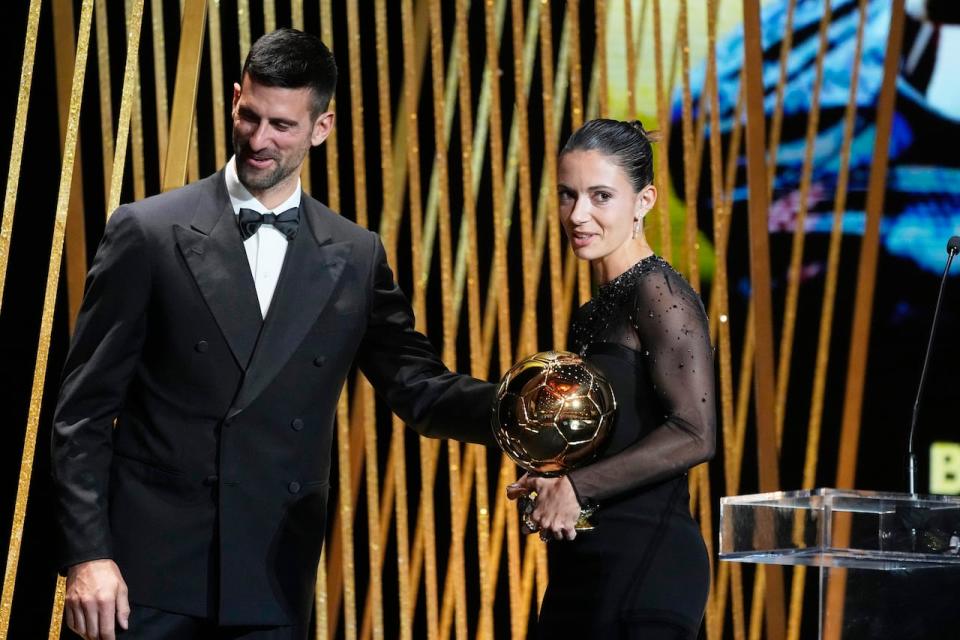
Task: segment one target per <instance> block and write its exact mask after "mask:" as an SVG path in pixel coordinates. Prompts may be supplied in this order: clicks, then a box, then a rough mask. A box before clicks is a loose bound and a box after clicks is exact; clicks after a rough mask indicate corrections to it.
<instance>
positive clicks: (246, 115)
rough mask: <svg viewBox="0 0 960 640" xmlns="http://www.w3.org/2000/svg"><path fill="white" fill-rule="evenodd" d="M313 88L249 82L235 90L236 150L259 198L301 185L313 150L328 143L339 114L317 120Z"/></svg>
mask: <svg viewBox="0 0 960 640" xmlns="http://www.w3.org/2000/svg"><path fill="white" fill-rule="evenodd" d="M312 106H313V94H312V90H311V89H309V88H306V87H304V88H300V89H287V88H284V87H268V86H264V85H261V84H257V83H256V82H255V81H253V80H252V79H251V78H250V76H244V78H243V86H242V87H241V86H240V85H239V84H234V85H233V149H234V152H235V153H236V155H237V175H238V176H239V178H240V182H241V183H243V185H244V186H245V187H246V188H247V189H248V190H249V191H250V192H251V193H252V194H253V195H256V196H259V195H261V194H264V193H268V192H271V191H274V190H283V189H284V188H285V187H287V186H289V183H291V182H293V181H295V180H296V176H297V175H299V173H300V165H302V164H303V159H304V158H305V157H306V155H307V152H308V151H309V150H310V147H311V146H317V145H319V144H320V143H321V142H323V141H324V139H326V137H327V135H329V133H330V130H331V129H332V128H333V113H331V112H326V113H321V114H320V115H318V116H317V117H316V118H313V117H312V115H311V107H312Z"/></svg>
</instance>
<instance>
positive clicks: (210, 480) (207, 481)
mask: <svg viewBox="0 0 960 640" xmlns="http://www.w3.org/2000/svg"><path fill="white" fill-rule="evenodd" d="M217 480H219V478H218V477H217V476H207V477H206V478H204V479H203V484H205V485H207V486H208V487H212V486H213V485H215V484H217Z"/></svg>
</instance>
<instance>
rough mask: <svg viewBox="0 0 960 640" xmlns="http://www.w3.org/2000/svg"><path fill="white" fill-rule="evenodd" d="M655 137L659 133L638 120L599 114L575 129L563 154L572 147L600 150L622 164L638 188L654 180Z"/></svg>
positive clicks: (571, 149)
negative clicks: (646, 127)
mask: <svg viewBox="0 0 960 640" xmlns="http://www.w3.org/2000/svg"><path fill="white" fill-rule="evenodd" d="M656 141H657V135H656V133H655V132H651V131H647V130H646V129H644V128H643V123H641V122H640V121H639V120H633V121H632V122H624V121H621V120H608V119H606V118H598V119H596V120H590V121H588V122H586V123H584V125H583V126H582V127H580V128H579V129H577V130H576V131H574V132H573V135H571V136H570V139H569V140H567V144H566V145H564V147H563V151H561V152H560V155H561V156H562V155H563V154H565V153H570V152H571V151H598V152H599V153H601V154H603V155H605V156H607V157H609V158H611V159H612V160H613V161H614V162H615V163H616V164H617V165H618V166H620V167H621V168H622V169H623V171H624V172H625V173H626V174H627V178H628V179H629V180H630V184H632V185H633V189H634V191H636V192H639V191H640V190H641V189H643V188H644V187H646V186H647V185H648V184H651V183H652V182H653V149H652V147H651V146H650V143H651V142H656Z"/></svg>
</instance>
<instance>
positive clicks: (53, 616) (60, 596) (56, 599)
mask: <svg viewBox="0 0 960 640" xmlns="http://www.w3.org/2000/svg"><path fill="white" fill-rule="evenodd" d="M66 590H67V579H66V578H64V577H63V576H60V575H58V576H57V586H56V587H54V591H53V608H52V610H51V611H50V631H49V633H48V634H47V640H60V634H61V631H62V629H63V604H64V597H65V595H66Z"/></svg>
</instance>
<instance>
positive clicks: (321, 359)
mask: <svg viewBox="0 0 960 640" xmlns="http://www.w3.org/2000/svg"><path fill="white" fill-rule="evenodd" d="M326 362H327V356H317V357H316V358H314V359H313V366H315V367H322V366H323V365H324V364H326Z"/></svg>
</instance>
